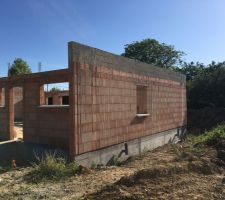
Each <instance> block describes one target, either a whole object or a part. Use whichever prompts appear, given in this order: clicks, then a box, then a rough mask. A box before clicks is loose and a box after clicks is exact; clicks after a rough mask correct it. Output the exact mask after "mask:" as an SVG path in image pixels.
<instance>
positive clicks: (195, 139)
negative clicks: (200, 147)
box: [187, 123, 225, 144]
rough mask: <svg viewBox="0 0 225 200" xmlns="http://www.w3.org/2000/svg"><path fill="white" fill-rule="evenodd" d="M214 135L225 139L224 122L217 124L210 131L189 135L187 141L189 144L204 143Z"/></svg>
mask: <svg viewBox="0 0 225 200" xmlns="http://www.w3.org/2000/svg"><path fill="white" fill-rule="evenodd" d="M214 137H220V138H224V139H225V123H223V124H221V125H218V126H217V127H216V128H213V129H212V130H210V131H206V132H204V133H203V134H201V135H199V136H194V135H189V136H188V137H187V141H188V142H189V143H190V144H197V143H204V142H206V141H208V140H210V139H212V138H214Z"/></svg>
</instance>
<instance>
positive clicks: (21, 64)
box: [8, 58, 32, 76]
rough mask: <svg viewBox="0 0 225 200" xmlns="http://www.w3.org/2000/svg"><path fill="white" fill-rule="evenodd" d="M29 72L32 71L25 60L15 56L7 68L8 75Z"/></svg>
mask: <svg viewBox="0 0 225 200" xmlns="http://www.w3.org/2000/svg"><path fill="white" fill-rule="evenodd" d="M30 73H32V71H31V68H30V67H29V65H28V64H27V62H26V61H24V60H23V59H21V58H16V59H15V60H14V61H13V64H12V65H11V66H10V68H9V71H8V76H19V75H22V74H30Z"/></svg>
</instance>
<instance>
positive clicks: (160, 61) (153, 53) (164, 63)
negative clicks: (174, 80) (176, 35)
mask: <svg viewBox="0 0 225 200" xmlns="http://www.w3.org/2000/svg"><path fill="white" fill-rule="evenodd" d="M183 55H184V53H183V52H181V51H178V50H175V48H174V46H172V45H167V44H165V43H160V42H158V41H157V40H154V39H145V40H142V41H140V42H138V41H136V42H133V43H131V44H127V45H125V52H124V53H123V54H122V56H125V57H128V58H132V59H136V60H139V61H142V62H145V63H149V64H153V65H156V66H158V67H162V68H172V67H173V66H178V65H180V64H181V63H182V56H183Z"/></svg>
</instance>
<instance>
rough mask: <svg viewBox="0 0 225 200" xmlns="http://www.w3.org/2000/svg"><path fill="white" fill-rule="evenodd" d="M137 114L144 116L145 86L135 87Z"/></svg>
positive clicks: (145, 110)
mask: <svg viewBox="0 0 225 200" xmlns="http://www.w3.org/2000/svg"><path fill="white" fill-rule="evenodd" d="M136 89H137V114H146V113H147V112H148V110H147V86H144V85H137V88H136Z"/></svg>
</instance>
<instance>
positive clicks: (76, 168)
mask: <svg viewBox="0 0 225 200" xmlns="http://www.w3.org/2000/svg"><path fill="white" fill-rule="evenodd" d="M32 166H33V167H32V170H31V172H30V173H29V174H30V175H31V176H32V181H34V182H37V181H41V180H55V181H56V180H60V179H64V178H66V177H69V176H73V175H75V174H79V173H82V172H83V169H84V168H82V166H80V165H78V164H77V163H76V162H71V163H69V164H67V163H66V160H65V158H63V157H56V156H55V154H50V153H46V154H45V156H44V157H42V158H41V159H40V158H38V163H37V164H36V163H34V164H32Z"/></svg>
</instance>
